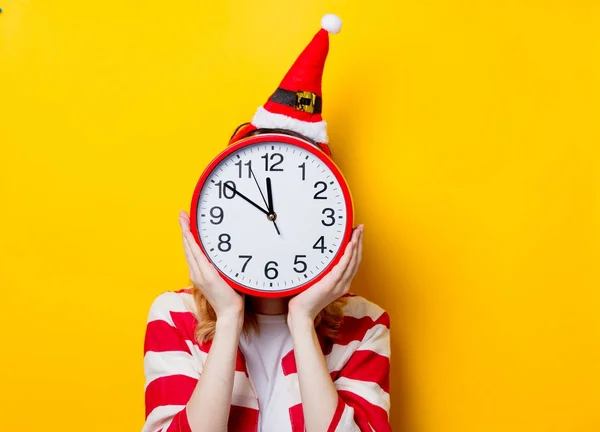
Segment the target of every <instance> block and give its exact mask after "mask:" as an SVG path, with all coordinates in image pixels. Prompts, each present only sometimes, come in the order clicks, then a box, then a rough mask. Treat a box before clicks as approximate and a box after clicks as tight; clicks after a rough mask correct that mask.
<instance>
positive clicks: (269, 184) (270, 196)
mask: <svg viewBox="0 0 600 432" xmlns="http://www.w3.org/2000/svg"><path fill="white" fill-rule="evenodd" d="M267 199H268V200H269V204H267V208H268V209H269V212H271V213H275V209H274V208H273V191H272V190H271V177H267Z"/></svg>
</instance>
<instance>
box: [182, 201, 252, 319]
mask: <svg viewBox="0 0 600 432" xmlns="http://www.w3.org/2000/svg"><path fill="white" fill-rule="evenodd" d="M179 225H180V226H181V234H182V235H183V249H184V251H185V259H186V261H187V264H188V268H189V270H190V279H191V281H192V283H193V284H194V286H195V287H196V288H198V289H199V290H200V292H201V293H202V294H203V295H204V297H206V299H207V300H208V302H209V303H210V305H211V306H212V307H213V309H214V310H215V313H216V314H217V320H218V321H221V320H235V321H236V322H237V323H238V324H239V323H241V322H243V318H244V298H243V297H242V295H240V294H238V293H237V292H236V291H235V290H234V289H233V288H231V287H230V286H229V285H228V284H227V282H225V280H224V279H223V278H222V277H221V275H220V274H219V272H218V271H217V270H216V269H215V267H214V266H213V265H212V264H211V263H210V262H209V261H208V259H207V258H206V256H205V255H204V253H202V251H201V250H200V246H198V243H197V242H196V239H195V238H194V236H193V234H192V233H191V231H190V217H189V216H188V214H187V213H186V212H185V211H183V210H182V211H180V212H179Z"/></svg>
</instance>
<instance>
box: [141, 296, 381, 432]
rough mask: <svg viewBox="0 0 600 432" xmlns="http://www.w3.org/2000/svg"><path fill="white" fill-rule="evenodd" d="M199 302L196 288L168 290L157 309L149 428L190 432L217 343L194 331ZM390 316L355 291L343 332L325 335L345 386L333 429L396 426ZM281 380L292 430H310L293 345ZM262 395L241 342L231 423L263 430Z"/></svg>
mask: <svg viewBox="0 0 600 432" xmlns="http://www.w3.org/2000/svg"><path fill="white" fill-rule="evenodd" d="M194 310H195V305H194V301H193V298H192V296H191V294H190V293H189V291H186V290H182V291H178V292H166V293H163V294H161V295H160V296H158V297H157V298H156V299H155V300H154V302H153V304H152V306H151V308H150V313H149V317H148V322H147V327H146V337H145V343H144V373H145V376H146V383H145V399H146V422H145V424H144V427H143V429H142V431H143V432H159V431H160V432H171V431H182V432H191V429H190V426H189V424H188V421H187V414H186V405H187V403H188V401H189V399H190V397H191V395H192V392H193V390H194V388H195V386H196V383H197V382H198V378H199V376H200V374H201V373H202V366H203V364H204V362H205V360H206V356H207V353H208V351H209V349H210V343H206V344H198V343H197V342H196V340H195V338H194V329H195V326H196V323H197V321H196V316H195V314H194V312H193V311H194ZM389 326H390V320H389V316H388V314H387V313H386V312H385V311H383V310H382V309H381V308H380V307H378V306H377V305H375V304H373V303H371V302H369V301H367V300H365V299H364V298H362V297H359V296H353V295H350V296H348V303H347V305H346V306H345V308H344V320H343V323H342V328H341V336H340V338H339V339H338V340H337V341H336V342H335V343H332V342H330V341H328V342H322V343H321V346H322V349H323V354H324V355H325V359H326V361H327V367H328V368H329V371H330V373H331V378H332V380H333V383H334V385H335V387H336V389H337V392H338V406H337V409H336V412H335V414H334V416H333V419H332V421H331V424H330V426H329V429H328V432H342V431H344V432H350V431H351V432H357V431H362V432H364V431H376V432H384V431H390V430H391V428H390V424H389V410H390V397H389V370H390V338H389ZM279 374H280V376H278V377H276V379H277V380H278V383H277V384H276V385H278V386H280V388H283V389H284V391H283V392H282V393H283V396H282V397H285V398H287V405H288V406H289V415H290V423H291V425H292V430H293V432H304V430H305V429H304V417H303V412H302V403H301V400H300V389H299V383H298V376H297V374H296V363H295V360H294V352H293V350H292V351H290V352H289V353H288V354H287V355H285V356H284V358H283V360H282V362H281V369H280V371H279ZM258 413H259V411H258V399H257V396H256V393H255V391H254V390H253V387H252V383H251V381H250V379H249V377H248V371H247V369H246V365H245V360H244V356H243V354H242V352H241V350H239V349H238V354H237V362H236V368H235V377H234V385H233V394H232V402H231V409H230V412H229V422H228V430H229V431H236V432H257V431H258Z"/></svg>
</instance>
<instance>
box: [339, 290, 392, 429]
mask: <svg viewBox="0 0 600 432" xmlns="http://www.w3.org/2000/svg"><path fill="white" fill-rule="evenodd" d="M349 301H350V303H352V302H355V303H358V302H359V303H361V304H360V308H361V309H362V311H360V312H359V313H357V314H355V315H356V316H351V315H349V316H345V317H344V323H343V325H342V337H341V339H342V340H340V341H338V343H339V345H337V344H336V345H334V347H333V350H334V351H335V350H336V349H338V350H342V349H344V348H345V349H346V352H348V351H350V352H351V354H349V358H347V361H345V360H344V364H343V366H342V367H341V368H340V369H339V370H338V371H337V372H334V373H332V377H333V379H334V381H333V383H334V385H335V387H336V389H337V392H338V406H337V409H336V412H335V414H334V417H333V419H332V422H331V424H330V426H329V429H328V432H373V431H374V432H388V431H391V426H390V423H389V411H390V394H389V392H390V389H389V375H390V332H389V329H390V317H389V315H388V314H387V312H385V311H383V310H382V309H380V308H379V307H378V306H376V305H374V304H373V303H369V302H367V301H366V300H364V299H362V298H361V297H354V298H351V299H349ZM361 315H362V316H361ZM354 347H355V349H354ZM347 355H348V354H344V355H343V357H345V356H347Z"/></svg>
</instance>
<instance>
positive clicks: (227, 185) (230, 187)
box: [225, 183, 269, 216]
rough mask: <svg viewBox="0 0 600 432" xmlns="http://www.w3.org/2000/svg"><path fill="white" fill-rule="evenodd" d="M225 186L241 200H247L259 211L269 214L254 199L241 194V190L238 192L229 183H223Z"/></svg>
mask: <svg viewBox="0 0 600 432" xmlns="http://www.w3.org/2000/svg"><path fill="white" fill-rule="evenodd" d="M225 187H226V188H228V189H229V190H231V191H232V192H233V193H234V194H236V195H239V197H240V198H242V199H243V200H245V201H248V202H249V203H250V204H252V205H253V206H254V207H256V208H257V209H259V210H260V211H261V212H263V213H264V214H266V215H267V216H269V212H268V211H267V210H265V209H264V208H262V207H261V206H259V205H258V204H256V203H255V202H254V201H252V200H251V199H250V198H248V197H247V196H246V195H244V194H242V193H241V192H238V190H237V189H235V188H234V187H232V186H231V185H230V184H229V183H225Z"/></svg>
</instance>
